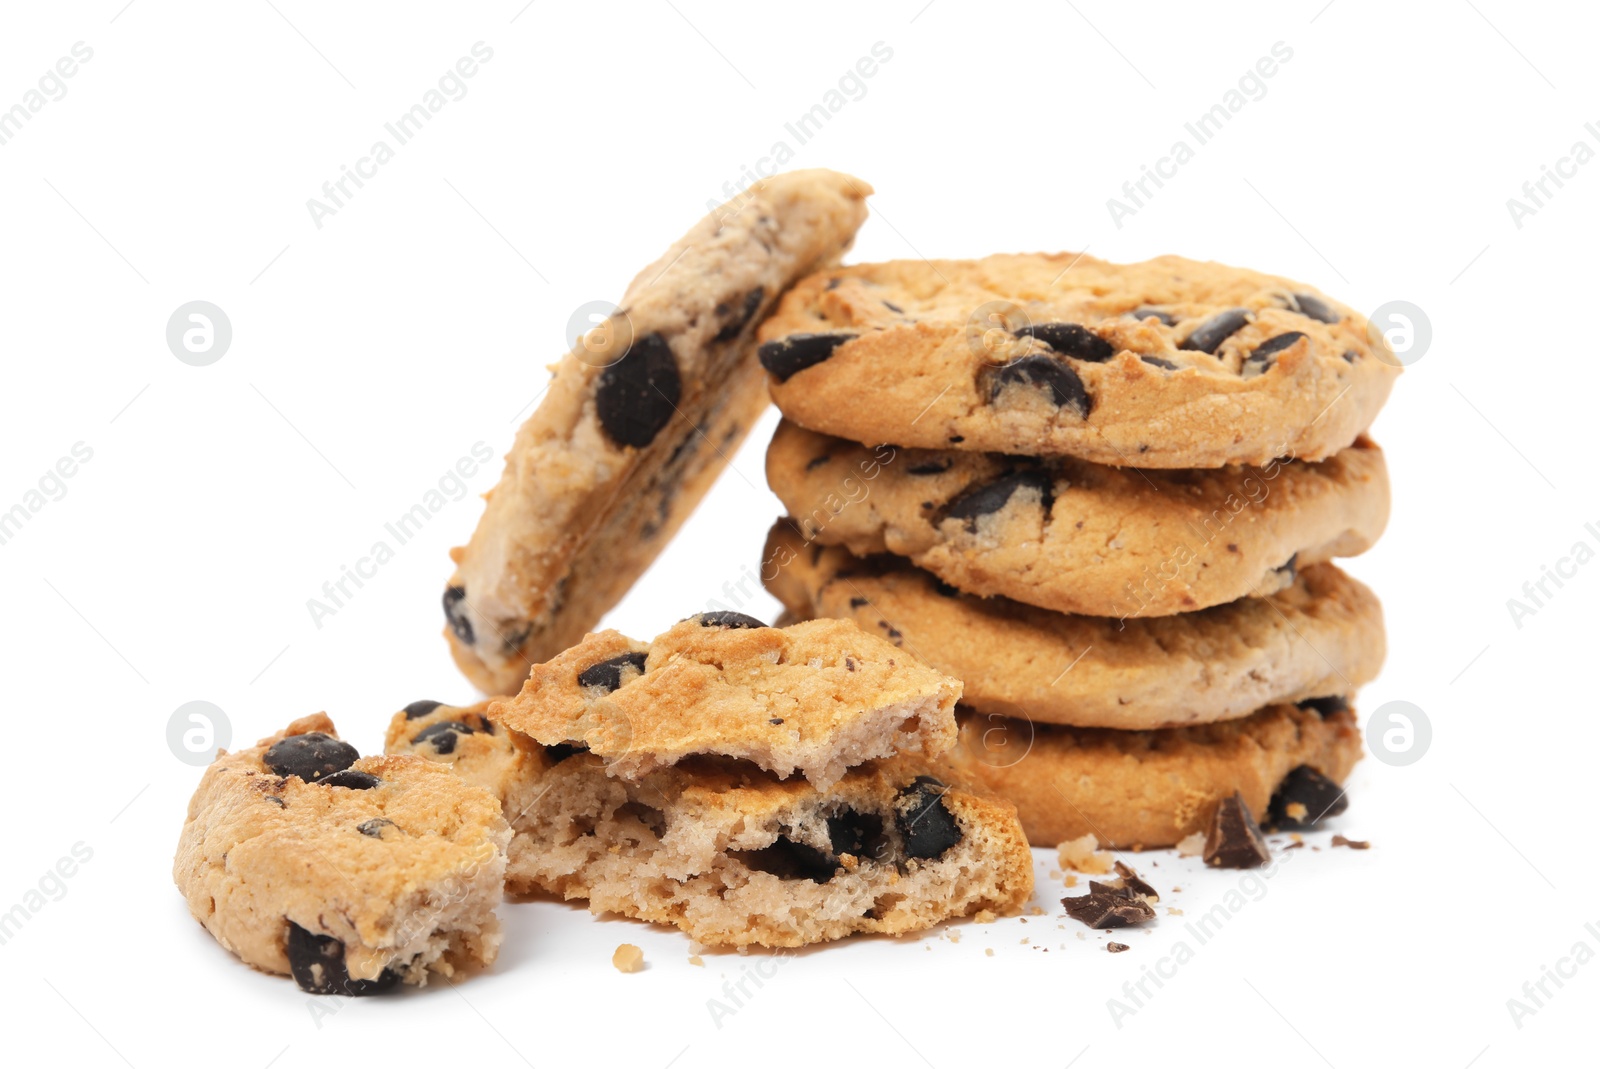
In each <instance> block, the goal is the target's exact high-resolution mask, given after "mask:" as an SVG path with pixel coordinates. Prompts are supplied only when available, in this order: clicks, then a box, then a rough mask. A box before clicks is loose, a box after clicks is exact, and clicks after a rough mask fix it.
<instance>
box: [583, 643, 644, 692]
mask: <svg viewBox="0 0 1600 1069" xmlns="http://www.w3.org/2000/svg"><path fill="white" fill-rule="evenodd" d="M645 657H646V655H645V654H644V653H622V654H618V655H617V656H615V657H612V658H610V659H609V660H604V661H601V662H600V663H599V664H591V665H590V666H589V667H588V668H585V669H584V670H583V671H581V672H579V673H578V686H580V687H585V688H587V687H600V688H602V689H604V690H605V692H606V693H607V694H610V693H611V692H612V691H614V690H616V689H617V688H618V687H620V686H622V677H623V676H624V675H628V676H629V677H630V678H632V676H633V674H635V673H638V672H643V671H644V662H645Z"/></svg>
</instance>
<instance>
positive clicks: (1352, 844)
mask: <svg viewBox="0 0 1600 1069" xmlns="http://www.w3.org/2000/svg"><path fill="white" fill-rule="evenodd" d="M1333 845H1334V846H1348V847H1349V848H1350V849H1352V850H1371V849H1372V844H1371V843H1370V842H1368V841H1366V840H1365V839H1346V838H1345V837H1344V836H1343V835H1335V836H1334V837H1333Z"/></svg>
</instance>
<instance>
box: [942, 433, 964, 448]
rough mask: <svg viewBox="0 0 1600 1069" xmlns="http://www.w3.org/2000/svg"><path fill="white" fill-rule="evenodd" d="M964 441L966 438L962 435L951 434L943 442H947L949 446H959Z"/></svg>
mask: <svg viewBox="0 0 1600 1069" xmlns="http://www.w3.org/2000/svg"><path fill="white" fill-rule="evenodd" d="M966 440H967V436H966V435H964V434H952V435H951V436H950V437H948V438H946V439H945V441H947V442H949V443H950V444H951V445H959V444H960V443H962V442H964V441H966Z"/></svg>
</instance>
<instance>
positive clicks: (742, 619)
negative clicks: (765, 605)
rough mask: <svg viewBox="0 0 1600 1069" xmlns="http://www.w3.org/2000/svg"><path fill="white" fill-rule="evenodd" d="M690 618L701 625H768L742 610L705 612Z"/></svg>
mask: <svg viewBox="0 0 1600 1069" xmlns="http://www.w3.org/2000/svg"><path fill="white" fill-rule="evenodd" d="M689 619H691V620H693V621H695V622H696V623H697V624H699V625H700V626H701V627H766V626H767V625H766V624H764V623H762V622H761V621H760V620H757V619H756V618H755V617H754V616H746V615H745V614H744V613H742V612H729V611H726V610H724V611H722V612H703V613H700V614H699V615H698V616H691V617H689Z"/></svg>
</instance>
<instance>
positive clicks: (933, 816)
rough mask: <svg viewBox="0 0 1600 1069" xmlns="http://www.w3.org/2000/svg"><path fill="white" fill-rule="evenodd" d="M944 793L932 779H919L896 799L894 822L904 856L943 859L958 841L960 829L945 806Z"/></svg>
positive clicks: (912, 782) (902, 790)
mask: <svg viewBox="0 0 1600 1069" xmlns="http://www.w3.org/2000/svg"><path fill="white" fill-rule="evenodd" d="M944 792H945V786H944V784H943V783H941V782H939V781H938V780H936V779H934V778H933V777H932V776H918V777H917V778H916V779H915V780H913V781H911V783H909V784H907V785H906V786H905V787H904V788H902V789H901V791H900V794H899V796H898V797H896V798H895V803H894V823H895V827H897V828H899V829H900V840H901V842H902V843H904V844H905V852H906V856H907V857H916V858H923V859H925V860H926V859H931V858H937V857H942V856H943V855H944V852H945V851H946V850H949V849H950V848H951V847H952V846H954V845H956V843H959V842H960V841H961V826H960V825H959V824H957V823H956V818H955V816H954V815H953V814H952V813H951V812H950V810H949V808H947V807H946V806H945V804H944Z"/></svg>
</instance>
